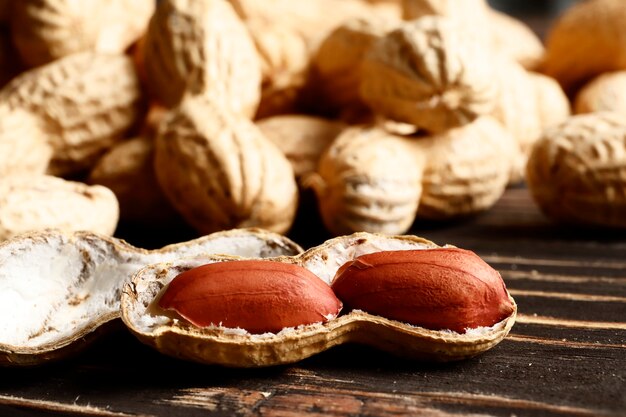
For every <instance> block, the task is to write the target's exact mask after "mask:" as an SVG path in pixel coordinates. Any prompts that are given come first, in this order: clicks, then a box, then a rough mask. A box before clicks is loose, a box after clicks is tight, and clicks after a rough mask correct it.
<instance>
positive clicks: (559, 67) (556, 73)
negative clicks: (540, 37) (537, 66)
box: [541, 0, 626, 93]
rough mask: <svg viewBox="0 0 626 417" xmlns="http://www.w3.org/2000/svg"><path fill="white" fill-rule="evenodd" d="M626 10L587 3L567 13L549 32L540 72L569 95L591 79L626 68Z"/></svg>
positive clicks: (612, 3) (618, 3)
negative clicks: (555, 82)
mask: <svg viewBox="0 0 626 417" xmlns="http://www.w3.org/2000/svg"><path fill="white" fill-rule="evenodd" d="M624 21H626V7H624V2H623V1H622V0H590V1H585V2H581V3H578V4H575V5H574V6H572V7H571V8H570V9H568V10H566V11H565V13H563V14H562V15H561V16H560V18H559V19H558V20H557V21H556V22H555V23H554V25H553V26H552V28H551V29H550V31H549V33H548V36H547V39H546V54H545V58H544V62H543V64H542V66H541V70H542V72H545V73H546V74H547V75H549V76H551V77H553V78H556V79H557V80H558V81H559V82H560V83H561V85H562V86H563V88H564V89H565V90H566V91H567V92H568V93H571V92H573V91H575V90H576V89H577V88H578V87H580V86H581V85H582V84H584V83H585V82H586V81H588V80H590V79H591V78H593V77H595V76H597V75H599V74H601V73H603V72H608V71H616V70H622V69H626V28H625V27H624Z"/></svg>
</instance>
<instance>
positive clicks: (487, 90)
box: [360, 16, 496, 133]
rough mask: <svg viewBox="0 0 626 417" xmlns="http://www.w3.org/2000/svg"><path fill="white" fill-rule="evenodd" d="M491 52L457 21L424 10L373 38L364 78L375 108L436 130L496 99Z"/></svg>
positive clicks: (366, 96)
mask: <svg viewBox="0 0 626 417" xmlns="http://www.w3.org/2000/svg"><path fill="white" fill-rule="evenodd" d="M489 63H490V55H489V54H488V53H487V52H486V51H485V49H484V48H483V47H482V45H481V44H480V42H478V41H477V40H476V39H473V38H472V32H470V31H465V30H463V28H462V27H461V26H459V25H455V24H454V22H453V21H451V20H449V19H447V18H444V17H439V16H426V17H423V18H421V19H418V20H415V21H412V22H407V23H404V24H403V25H402V26H400V27H399V28H398V29H396V30H394V31H392V32H390V33H389V34H388V35H387V36H385V37H383V38H382V39H380V40H379V41H378V42H376V43H375V44H374V46H373V47H372V49H371V50H370V53H369V54H368V56H367V57H366V59H365V61H364V63H363V68H362V78H361V88H360V94H361V97H362V99H363V100H364V101H365V102H366V104H368V105H369V106H370V107H371V108H372V109H373V110H374V111H375V112H378V113H380V114H382V115H383V116H385V117H388V118H390V119H393V120H396V121H399V122H406V123H411V124H414V125H416V126H418V127H419V128H422V129H424V130H427V131H429V132H433V133H438V132H442V131H445V130H447V129H450V128H453V127H458V126H462V125H464V124H467V123H469V122H471V121H472V120H474V119H476V118H477V117H479V116H480V115H484V114H488V113H490V112H491V111H492V109H493V107H494V105H495V98H496V89H495V88H494V83H493V76H494V75H493V72H492V67H491V65H489Z"/></svg>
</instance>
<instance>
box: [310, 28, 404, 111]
mask: <svg viewBox="0 0 626 417" xmlns="http://www.w3.org/2000/svg"><path fill="white" fill-rule="evenodd" d="M394 23H396V22H394V21H391V20H387V19H382V18H380V17H378V16H376V17H373V18H370V19H364V18H358V19H351V20H348V21H346V22H344V23H343V24H342V25H341V26H339V27H338V28H337V29H335V30H334V31H333V32H331V33H330V34H329V35H328V37H326V38H325V39H324V41H323V42H322V43H321V45H320V47H319V49H318V50H317V53H316V54H315V56H314V57H313V62H312V66H313V71H314V74H313V77H314V83H315V90H316V92H317V95H319V97H320V100H321V101H322V103H323V104H322V106H323V107H324V109H323V110H324V111H325V112H329V111H332V112H334V113H337V112H339V111H340V110H343V111H346V108H347V107H354V106H359V107H362V106H364V103H363V102H362V100H361V97H360V96H359V86H360V84H361V66H362V63H363V60H364V58H365V55H366V54H367V53H368V52H369V50H370V49H371V47H372V45H373V44H374V42H376V41H377V40H378V39H380V38H382V37H383V36H385V35H386V34H387V33H388V32H389V31H391V29H393V26H394Z"/></svg>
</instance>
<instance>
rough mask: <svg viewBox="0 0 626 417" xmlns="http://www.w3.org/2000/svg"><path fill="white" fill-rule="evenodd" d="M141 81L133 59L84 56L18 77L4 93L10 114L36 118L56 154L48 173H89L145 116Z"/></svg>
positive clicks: (0, 101) (2, 100)
mask: <svg viewBox="0 0 626 417" xmlns="http://www.w3.org/2000/svg"><path fill="white" fill-rule="evenodd" d="M142 98H143V97H142V95H141V90H140V86H139V80H138V79H137V76H136V74H135V70H134V68H133V63H132V61H131V59H130V58H128V57H126V56H123V55H102V54H94V53H91V52H84V53H79V54H75V55H70V56H67V57H65V58H61V59H58V60H56V61H54V62H52V63H50V64H48V65H45V66H43V67H40V68H37V69H33V70H30V71H27V72H24V73H23V74H21V75H19V76H18V77H16V78H14V79H13V80H12V81H11V82H10V83H9V84H7V85H6V86H5V87H4V88H3V89H2V90H0V105H2V106H5V107H6V108H7V109H8V111H9V112H11V111H25V112H28V113H31V114H32V115H33V117H34V118H33V125H35V126H36V127H37V129H39V130H40V131H41V132H42V133H41V134H42V135H44V136H45V138H46V141H47V142H48V144H49V145H50V146H51V147H52V149H53V155H52V160H51V162H50V165H49V167H48V172H49V173H52V174H55V175H69V174H75V173H78V172H81V171H82V170H84V169H86V168H89V167H90V166H92V165H93V163H94V162H95V161H96V160H97V159H98V158H99V157H100V155H101V154H102V153H104V152H105V151H106V149H108V148H109V147H110V146H112V145H113V144H114V143H115V142H117V141H119V140H120V139H122V137H123V135H124V133H125V132H126V131H127V130H128V129H130V128H131V127H132V126H133V125H135V124H136V123H137V120H138V119H139V117H140V116H141V115H142V114H143V111H142V108H143V101H142Z"/></svg>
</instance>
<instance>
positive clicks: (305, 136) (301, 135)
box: [257, 114, 346, 178]
mask: <svg viewBox="0 0 626 417" xmlns="http://www.w3.org/2000/svg"><path fill="white" fill-rule="evenodd" d="M257 126H258V128H259V129H260V130H261V132H262V133H263V134H264V135H265V137H267V138H268V139H269V140H271V141H272V142H273V143H274V144H275V145H276V146H277V147H278V149H280V150H281V151H282V153H283V154H285V156H286V157H287V159H288V160H289V162H290V163H291V167H292V168H293V171H294V174H295V175H296V178H303V177H305V176H307V175H309V174H310V173H312V172H314V171H315V169H316V168H317V163H318V161H319V159H320V157H321V155H322V153H323V152H324V150H326V148H327V147H328V146H329V145H330V144H331V143H332V142H333V141H334V140H335V138H336V137H337V136H338V135H339V134H340V133H341V131H342V130H343V129H345V128H346V125H345V124H343V123H341V122H338V121H334V120H328V119H323V118H321V117H315V116H307V115H295V114H293V115H282V116H273V117H269V118H267V119H262V120H259V121H258V122H257Z"/></svg>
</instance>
